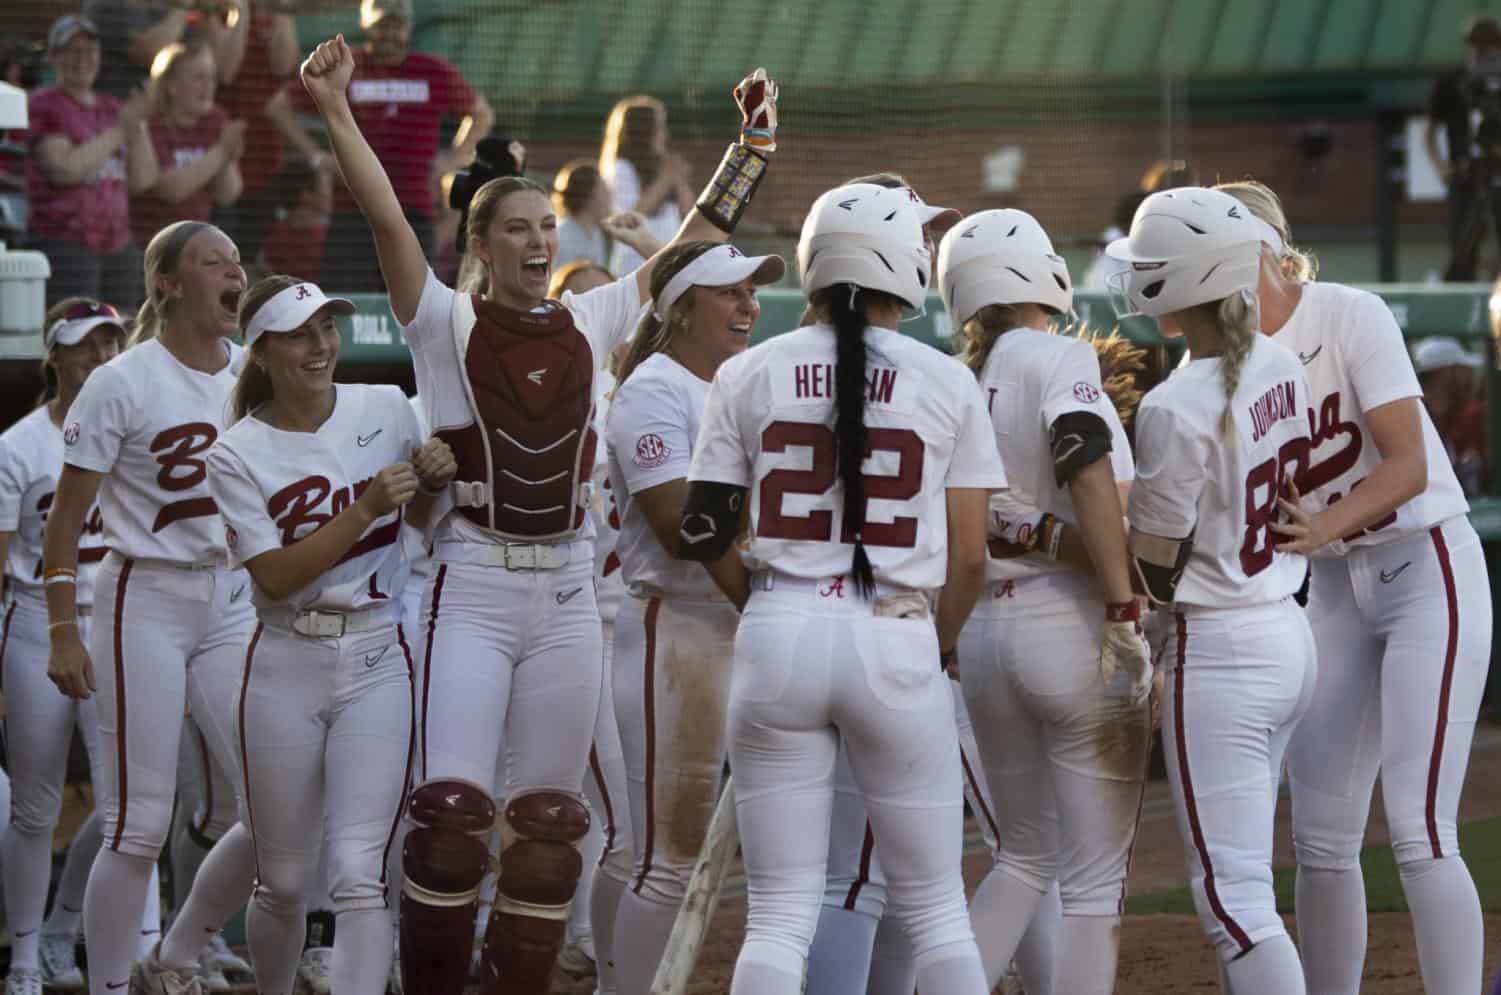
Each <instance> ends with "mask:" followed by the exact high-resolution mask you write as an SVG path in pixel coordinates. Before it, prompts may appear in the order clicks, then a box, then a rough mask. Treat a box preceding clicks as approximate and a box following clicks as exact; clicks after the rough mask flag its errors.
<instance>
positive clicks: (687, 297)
mask: <svg viewBox="0 0 1501 995" xmlns="http://www.w3.org/2000/svg"><path fill="white" fill-rule="evenodd" d="M718 244H719V243H718V242H701V241H694V242H678V243H675V244H673V245H671V246H668V247H667V249H665V250H664V251H663V252H662V258H661V259H658V260H657V265H656V267H655V268H653V269H652V272H651V299H652V303H653V307H651V308H648V309H647V311H646V314H645V315H644V316H642V318H641V324H639V325H637V326H636V333H635V334H634V335H632V336H631V338H630V341H629V342H628V343H627V344H626V347H625V351H624V352H622V353H620V354H619V357H620V358H619V360H618V361H617V362H615V363H613V364H612V365H611V369H610V372H611V373H613V374H614V375H615V382H616V384H617V385H619V384H623V383H625V381H626V378H627V377H629V376H630V375H631V374H632V373H633V372H635V369H636V367H638V366H640V365H641V364H642V363H643V362H645V361H646V359H647V357H649V356H651V355H652V354H653V353H658V352H665V351H666V350H667V347H668V346H669V345H671V344H672V336H673V328H674V327H675V326H679V325H680V324H681V323H682V322H683V321H686V315H687V311H688V310H689V309H691V308H692V306H693V288H692V287H689V288H688V292H687V293H685V294H683V296H682V297H679V298H678V299H677V302H676V303H674V304H673V306H672V314H670V315H668V316H667V320H666V321H660V320H658V318H657V314H656V307H655V304H656V300H657V298H658V297H661V296H662V292H663V291H664V290H666V289H667V285H668V284H669V283H671V282H672V278H673V277H675V276H677V275H678V274H679V273H681V272H682V271H683V269H684V268H686V267H687V265H688V264H689V263H691V262H693V260H695V259H697V258H698V257H699V256H701V255H703V254H704V253H705V252H708V251H709V250H710V249H713V248H715V247H716V246H718Z"/></svg>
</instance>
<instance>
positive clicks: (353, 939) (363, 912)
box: [333, 909, 394, 995]
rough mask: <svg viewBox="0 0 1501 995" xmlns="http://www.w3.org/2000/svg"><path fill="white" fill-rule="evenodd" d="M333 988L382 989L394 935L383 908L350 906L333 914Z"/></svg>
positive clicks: (358, 990) (346, 989)
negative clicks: (352, 907)
mask: <svg viewBox="0 0 1501 995" xmlns="http://www.w3.org/2000/svg"><path fill="white" fill-rule="evenodd" d="M335 923H336V925H335V926H334V968H333V990H334V991H336V992H374V993H377V995H379V993H380V992H384V991H385V990H386V978H387V976H388V975H389V974H390V972H391V949H392V943H393V942H394V937H393V935H392V931H391V917H390V915H389V914H387V912H386V910H385V909H352V910H350V911H348V912H340V913H339V914H338V915H337V916H335Z"/></svg>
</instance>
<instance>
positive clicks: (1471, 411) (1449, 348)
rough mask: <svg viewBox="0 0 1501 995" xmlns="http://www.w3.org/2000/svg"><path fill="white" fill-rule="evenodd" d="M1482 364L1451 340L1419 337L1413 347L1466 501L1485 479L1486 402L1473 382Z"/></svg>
mask: <svg viewBox="0 0 1501 995" xmlns="http://www.w3.org/2000/svg"><path fill="white" fill-rule="evenodd" d="M1484 365H1485V360H1484V359H1482V358H1480V357H1479V356H1477V355H1476V354H1475V353H1472V352H1469V351H1467V350H1466V349H1465V348H1464V346H1462V345H1460V344H1459V342H1458V341H1457V340H1455V339H1451V338H1448V337H1447V336H1434V337H1432V338H1425V339H1420V340H1418V343H1417V344H1416V345H1414V346H1413V347H1412V366H1413V369H1414V370H1416V371H1417V374H1418V383H1419V384H1420V385H1421V386H1422V388H1423V406H1424V407H1425V408H1427V409H1428V416H1429V417H1430V418H1432V419H1433V427H1434V428H1436V429H1438V435H1439V438H1440V439H1442V440H1443V443H1444V450H1445V451H1446V452H1447V453H1448V454H1449V463H1450V465H1452V466H1453V467H1454V473H1455V475H1456V476H1458V477H1459V483H1460V485H1461V486H1462V487H1463V488H1464V492H1465V496H1466V497H1474V496H1475V495H1477V494H1479V493H1480V492H1481V489H1482V487H1483V486H1484V481H1485V479H1486V472H1485V460H1486V446H1485V435H1486V433H1485V423H1486V412H1485V401H1484V400H1483V399H1482V398H1481V397H1479V396H1478V394H1477V391H1476V386H1477V385H1476V378H1475V371H1476V370H1477V369H1479V368H1480V367H1482V366H1484Z"/></svg>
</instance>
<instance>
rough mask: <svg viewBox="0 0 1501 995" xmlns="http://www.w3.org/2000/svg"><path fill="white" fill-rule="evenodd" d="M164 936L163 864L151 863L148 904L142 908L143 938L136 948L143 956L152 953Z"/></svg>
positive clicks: (147, 889) (147, 892)
mask: <svg viewBox="0 0 1501 995" xmlns="http://www.w3.org/2000/svg"><path fill="white" fill-rule="evenodd" d="M161 938H162V879H161V865H160V864H152V865H151V881H150V883H149V884H148V885H147V886H146V906H145V908H143V909H142V910H141V940H140V943H138V944H137V946H136V949H137V950H139V951H140V956H141V957H142V958H144V957H146V956H147V955H148V954H150V953H151V948H152V947H154V946H156V945H157V944H158V943H160V942H161Z"/></svg>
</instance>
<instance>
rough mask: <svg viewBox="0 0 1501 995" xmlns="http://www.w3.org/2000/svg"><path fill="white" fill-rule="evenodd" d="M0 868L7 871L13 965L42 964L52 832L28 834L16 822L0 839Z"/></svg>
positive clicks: (6, 886)
mask: <svg viewBox="0 0 1501 995" xmlns="http://www.w3.org/2000/svg"><path fill="white" fill-rule="evenodd" d="M0 868H3V869H4V873H5V899H6V912H7V913H8V917H9V919H10V929H11V947H10V963H11V966H12V967H29V968H37V967H40V966H41V956H42V955H41V948H42V913H43V912H45V911H46V909H47V884H48V879H49V878H51V876H52V834H51V833H36V834H32V833H24V832H22V831H21V827H20V826H19V825H15V824H13V825H12V826H11V827H10V830H9V831H8V832H6V833H5V836H4V837H3V839H0Z"/></svg>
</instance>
